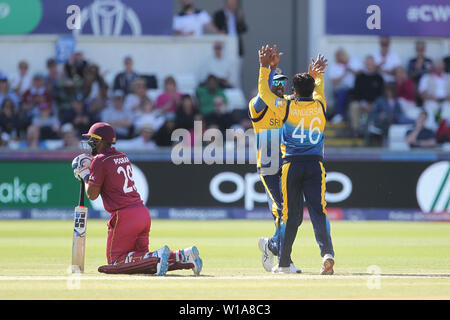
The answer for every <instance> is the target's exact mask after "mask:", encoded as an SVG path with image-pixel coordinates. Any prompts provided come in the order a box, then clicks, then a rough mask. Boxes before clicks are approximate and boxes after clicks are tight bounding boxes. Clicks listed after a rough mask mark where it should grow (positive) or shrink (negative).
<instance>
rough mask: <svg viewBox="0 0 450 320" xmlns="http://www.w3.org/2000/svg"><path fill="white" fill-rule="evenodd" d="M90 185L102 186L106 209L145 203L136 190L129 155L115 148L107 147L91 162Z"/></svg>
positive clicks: (101, 193)
mask: <svg viewBox="0 0 450 320" xmlns="http://www.w3.org/2000/svg"><path fill="white" fill-rule="evenodd" d="M90 170H91V174H90V175H89V185H92V186H96V187H100V188H101V189H100V195H101V197H102V200H103V206H104V207H105V210H106V211H108V212H110V213H112V212H114V211H116V210H120V209H123V208H127V207H132V206H138V205H143V201H142V200H141V197H140V196H139V193H138V192H137V190H136V186H135V185H134V181H133V172H132V169H131V163H130V160H128V157H127V156H126V155H125V154H124V153H122V152H119V151H117V150H116V149H115V148H107V149H105V150H103V151H102V153H100V154H98V155H96V156H95V157H94V158H93V159H92V162H91V168H90Z"/></svg>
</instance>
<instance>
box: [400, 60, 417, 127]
mask: <svg viewBox="0 0 450 320" xmlns="http://www.w3.org/2000/svg"><path fill="white" fill-rule="evenodd" d="M395 86H396V92H397V98H398V102H399V103H400V106H401V108H402V111H403V113H404V114H405V116H406V117H407V118H408V119H410V120H411V121H412V122H414V121H415V119H417V117H418V116H419V113H420V112H421V111H422V108H419V107H418V106H417V104H416V86H415V84H414V82H413V81H412V80H411V79H410V78H409V77H408V73H407V72H406V69H405V68H403V67H397V68H396V69H395Z"/></svg>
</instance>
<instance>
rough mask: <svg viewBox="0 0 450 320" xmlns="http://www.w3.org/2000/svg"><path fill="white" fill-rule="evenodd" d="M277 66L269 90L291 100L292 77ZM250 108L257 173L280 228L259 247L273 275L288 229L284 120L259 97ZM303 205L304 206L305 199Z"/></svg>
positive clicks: (255, 98)
mask: <svg viewBox="0 0 450 320" xmlns="http://www.w3.org/2000/svg"><path fill="white" fill-rule="evenodd" d="M277 65H278V61H272V62H271V65H270V69H271V70H270V74H269V79H268V86H269V88H270V90H271V91H272V92H273V93H274V94H275V95H276V96H278V97H280V98H283V97H285V98H288V97H287V96H285V95H284V93H285V86H286V82H287V80H288V77H287V76H285V75H283V74H276V70H277ZM248 107H249V109H248V114H249V118H250V120H251V121H252V124H253V129H254V132H255V135H256V147H257V151H256V160H257V170H258V173H259V176H260V178H261V182H262V183H263V185H264V189H265V192H266V195H267V199H268V205H269V210H270V212H271V213H272V215H273V218H274V221H275V227H276V229H275V230H276V231H275V234H274V235H273V236H272V237H271V238H264V237H261V238H260V239H259V241H258V247H259V249H260V250H261V252H262V263H263V267H264V269H265V270H266V271H269V272H270V271H272V268H273V266H274V262H273V261H274V257H275V256H278V255H279V247H280V242H281V241H282V239H283V238H284V231H285V227H286V220H283V218H282V215H281V211H282V200H281V189H280V170H279V167H280V164H281V153H280V150H279V148H280V137H281V134H280V129H281V127H282V124H283V119H282V118H280V117H279V116H278V115H277V114H276V113H275V112H274V111H273V110H271V109H269V108H268V106H267V105H266V104H265V103H264V101H263V100H262V99H261V97H260V96H259V94H258V95H257V96H256V97H254V98H252V99H251V100H250V102H249V106H248ZM272 149H275V150H272ZM301 202H302V203H303V197H302V198H301ZM302 206H303V204H302ZM289 261H290V263H289V267H290V271H291V272H292V273H301V270H300V269H298V268H296V267H295V265H294V264H293V262H292V260H291V259H290V258H289Z"/></svg>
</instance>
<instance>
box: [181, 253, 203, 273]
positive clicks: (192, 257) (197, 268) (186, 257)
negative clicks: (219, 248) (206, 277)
mask: <svg viewBox="0 0 450 320" xmlns="http://www.w3.org/2000/svg"><path fill="white" fill-rule="evenodd" d="M180 251H181V255H182V256H183V263H192V264H193V265H194V267H192V271H193V272H194V274H195V275H196V276H198V275H200V272H202V268H203V261H202V259H201V258H200V254H199V252H198V249H197V247H196V246H192V247H189V248H186V249H181V250H180Z"/></svg>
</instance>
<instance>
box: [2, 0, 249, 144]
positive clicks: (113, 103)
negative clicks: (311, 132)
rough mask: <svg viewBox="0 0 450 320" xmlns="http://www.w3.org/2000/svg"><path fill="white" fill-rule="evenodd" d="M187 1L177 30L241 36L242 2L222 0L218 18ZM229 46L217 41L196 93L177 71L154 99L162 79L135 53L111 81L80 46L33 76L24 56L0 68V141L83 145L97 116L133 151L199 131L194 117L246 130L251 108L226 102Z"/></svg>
mask: <svg viewBox="0 0 450 320" xmlns="http://www.w3.org/2000/svg"><path fill="white" fill-rule="evenodd" d="M181 4H182V11H181V12H180V13H179V14H178V15H176V16H175V17H174V21H173V27H174V34H176V35H184V36H189V35H201V34H202V33H203V30H204V28H208V29H210V31H212V32H214V33H218V34H232V35H236V36H238V38H239V41H240V43H241V38H240V35H241V34H242V33H244V32H246V29H247V27H246V24H245V21H244V16H243V14H242V11H241V10H240V9H239V8H238V2H237V1H236V0H226V1H224V7H223V8H222V9H220V10H218V11H217V12H216V13H215V14H214V16H213V17H211V16H210V15H209V14H208V13H207V12H206V11H204V10H199V9H196V8H195V7H194V5H193V2H192V0H181ZM223 49H224V48H223V43H222V42H220V41H218V42H215V43H214V45H213V48H212V55H211V58H210V59H209V60H208V61H205V63H204V64H203V65H204V69H203V70H202V73H203V74H202V77H203V81H201V82H200V83H199V84H198V87H197V88H196V90H195V92H194V93H193V94H186V93H184V92H180V90H179V89H178V87H177V82H176V80H175V77H173V76H168V77H166V78H165V79H161V80H163V88H161V89H163V90H162V92H161V93H160V94H159V95H158V96H157V97H156V98H154V99H152V98H151V97H150V96H149V89H154V88H156V87H157V83H158V80H159V79H157V78H156V76H155V75H150V76H149V75H144V74H141V73H140V72H139V71H138V70H135V69H134V67H133V58H132V57H131V56H127V57H124V59H123V71H122V72H120V73H118V74H117V75H115V77H114V80H113V82H112V83H107V81H105V79H104V76H103V75H102V72H101V70H99V67H98V66H97V65H96V64H93V63H90V62H89V59H88V58H86V57H85V56H84V54H83V51H82V49H81V48H79V47H77V48H75V50H74V52H73V54H72V55H71V57H70V58H69V59H68V61H67V62H66V63H64V64H58V63H57V61H56V60H55V59H54V58H49V59H48V60H47V64H46V67H47V72H46V73H45V74H33V75H31V74H30V72H29V65H28V63H27V61H20V62H19V63H18V66H17V73H16V74H13V75H7V74H4V73H1V72H0V147H8V148H11V149H40V148H43V149H60V148H78V146H79V142H80V138H81V134H82V133H86V132H87V131H88V130H89V127H90V126H91V125H92V124H93V123H95V122H97V121H104V122H108V123H110V124H111V125H112V126H113V127H114V128H115V131H116V134H117V138H118V141H120V142H121V146H122V147H124V148H129V149H133V150H152V149H155V148H157V147H163V146H171V145H172V143H173V142H172V141H171V135H172V132H173V131H174V130H175V129H178V128H184V129H187V130H193V128H194V120H202V121H203V126H204V129H208V128H217V129H219V130H221V131H225V129H227V128H231V127H233V126H234V127H236V128H242V129H243V130H246V129H248V128H250V127H251V123H250V121H249V119H248V117H247V113H246V111H245V110H228V108H227V96H226V94H225V93H224V90H225V89H227V88H231V87H233V85H234V84H233V83H232V81H231V79H230V77H231V75H230V73H229V69H230V68H229V61H228V60H227V57H225V56H224V55H223ZM239 54H240V55H242V45H240V46H239Z"/></svg>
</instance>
